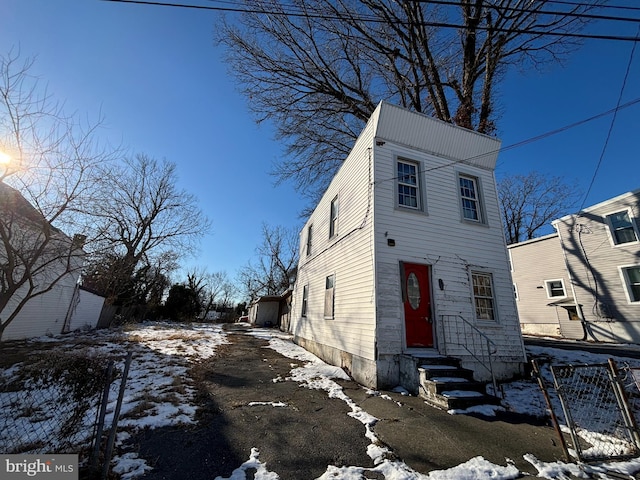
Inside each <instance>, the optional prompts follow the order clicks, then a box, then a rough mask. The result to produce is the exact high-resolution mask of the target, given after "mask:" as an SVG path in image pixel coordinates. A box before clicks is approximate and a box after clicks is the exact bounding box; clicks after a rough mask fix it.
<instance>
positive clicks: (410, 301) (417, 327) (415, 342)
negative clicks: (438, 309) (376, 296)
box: [402, 263, 433, 347]
mask: <svg viewBox="0 0 640 480" xmlns="http://www.w3.org/2000/svg"><path fill="white" fill-rule="evenodd" d="M403 267H404V268H403V269H402V270H403V279H402V280H403V281H402V287H403V292H402V298H403V301H404V324H405V332H406V336H407V347H433V322H432V319H431V290H430V289H429V267H428V266H427V265H418V264H414V263H405V264H403Z"/></svg>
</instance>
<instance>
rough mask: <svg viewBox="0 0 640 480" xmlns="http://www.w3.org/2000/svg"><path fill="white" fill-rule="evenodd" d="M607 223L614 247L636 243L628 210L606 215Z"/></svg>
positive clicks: (635, 235)
mask: <svg viewBox="0 0 640 480" xmlns="http://www.w3.org/2000/svg"><path fill="white" fill-rule="evenodd" d="M607 223H608V224H609V228H610V229H611V236H612V237H613V243H615V244H616V245H620V244H621V243H629V242H636V241H638V235H637V233H636V231H635V228H634V227H633V222H632V221H631V217H630V216H629V211H628V210H624V211H622V212H616V213H612V214H611V215H607Z"/></svg>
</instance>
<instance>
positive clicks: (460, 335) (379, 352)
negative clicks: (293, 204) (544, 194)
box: [290, 102, 526, 391]
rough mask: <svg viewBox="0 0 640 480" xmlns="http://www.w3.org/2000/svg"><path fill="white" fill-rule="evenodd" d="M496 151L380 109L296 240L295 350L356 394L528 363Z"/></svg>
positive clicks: (398, 111)
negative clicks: (445, 361)
mask: <svg viewBox="0 0 640 480" xmlns="http://www.w3.org/2000/svg"><path fill="white" fill-rule="evenodd" d="M499 148H500V142H499V141H498V140H496V139H494V138H491V137H488V136H485V135H481V134H478V133H476V132H473V131H470V130H466V129H463V128H460V127H456V126H453V125H451V124H448V123H445V122H441V121H439V120H435V119H433V118H431V117H428V116H426V115H423V114H419V113H415V112H410V111H408V110H405V109H403V108H400V107H397V106H394V105H391V104H388V103H385V102H381V103H380V104H379V105H378V107H377V108H376V110H375V111H374V113H373V114H372V116H371V118H370V119H369V121H368V123H367V126H366V127H365V129H364V130H363V131H362V133H361V134H360V136H359V138H358V140H357V141H356V143H355V145H354V147H353V150H352V151H351V153H350V154H349V156H348V157H347V158H346V160H344V162H343V163H342V165H341V167H340V169H339V171H338V172H337V174H336V175H335V177H334V178H333V180H332V182H331V183H330V185H329V186H328V188H327V190H326V192H325V194H324V196H323V197H322V199H321V200H320V202H319V204H318V205H317V207H316V209H315V210H314V211H313V213H312V214H311V216H310V218H309V219H308V221H307V222H306V224H305V226H304V227H303V229H302V231H301V233H300V260H299V264H298V277H297V281H296V284H295V290H294V293H293V302H292V313H291V329H290V331H291V332H292V333H293V335H294V340H295V342H297V343H298V344H300V345H302V346H304V347H305V348H306V349H307V350H310V351H311V352H313V353H315V354H316V355H318V356H319V357H321V358H322V359H324V360H325V361H328V362H329V363H332V364H334V365H338V366H340V367H343V368H345V369H346V370H348V371H349V373H350V374H351V375H352V376H353V377H354V378H355V379H356V380H357V381H358V382H360V383H362V384H364V385H367V386H370V387H374V388H387V387H394V386H396V385H399V384H402V385H403V386H405V388H409V389H410V390H412V391H417V390H418V387H417V384H416V378H417V369H418V366H420V365H421V364H422V362H423V361H424V359H425V358H426V357H430V356H432V357H436V356H440V355H446V356H449V357H456V358H458V359H460V360H461V361H462V365H463V366H465V367H468V368H470V369H472V370H473V371H474V372H475V377H476V379H481V380H486V379H488V378H489V367H488V366H487V361H488V360H489V359H488V358H487V357H486V355H485V354H486V353H487V346H489V348H490V351H491V353H492V355H491V364H490V365H492V368H493V371H494V373H495V376H496V377H498V378H507V377H511V376H513V375H514V374H516V373H519V372H521V369H522V367H523V362H525V361H526V358H525V352H524V347H523V343H522V336H521V332H520V326H519V323H518V317H517V311H516V306H515V301H514V297H513V289H512V282H511V276H510V274H509V264H508V256H507V249H506V245H505V241H504V236H503V230H502V223H501V219H500V211H499V207H498V198H497V193H496V184H495V178H494V167H495V163H496V158H497V152H498V150H499Z"/></svg>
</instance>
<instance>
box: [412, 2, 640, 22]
mask: <svg viewBox="0 0 640 480" xmlns="http://www.w3.org/2000/svg"><path fill="white" fill-rule="evenodd" d="M413 1H415V2H418V3H428V4H433V5H451V6H457V7H459V6H461V5H468V6H473V3H471V2H468V3H465V2H455V1H453V0H413ZM554 3H555V2H554ZM558 3H567V4H568V5H571V6H573V7H585V8H589V7H593V8H602V7H604V5H602V6H600V5H593V4H585V3H570V2H558ZM482 8H484V9H487V10H497V11H499V12H517V13H535V14H536V15H556V16H565V17H576V18H588V19H590V20H611V21H621V22H633V23H638V22H640V19H638V18H630V17H620V16H612V15H596V14H593V13H578V12H569V11H552V10H532V9H530V8H523V7H511V6H502V5H483V6H482ZM635 10H638V11H640V8H636V9H635Z"/></svg>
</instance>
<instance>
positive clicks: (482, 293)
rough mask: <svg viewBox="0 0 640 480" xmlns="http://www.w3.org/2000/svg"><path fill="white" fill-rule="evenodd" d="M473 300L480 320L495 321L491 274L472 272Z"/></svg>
mask: <svg viewBox="0 0 640 480" xmlns="http://www.w3.org/2000/svg"><path fill="white" fill-rule="evenodd" d="M471 278H472V281H473V299H474V303H475V306H476V318H477V319H478V320H495V318H496V316H495V308H494V299H493V279H492V277H491V274H490V273H479V272H472V273H471Z"/></svg>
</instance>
